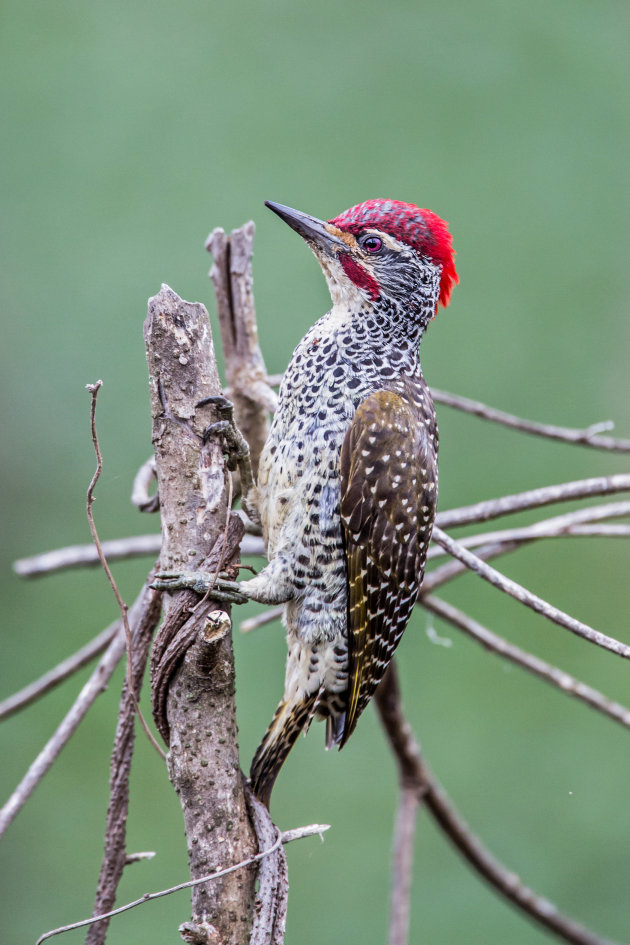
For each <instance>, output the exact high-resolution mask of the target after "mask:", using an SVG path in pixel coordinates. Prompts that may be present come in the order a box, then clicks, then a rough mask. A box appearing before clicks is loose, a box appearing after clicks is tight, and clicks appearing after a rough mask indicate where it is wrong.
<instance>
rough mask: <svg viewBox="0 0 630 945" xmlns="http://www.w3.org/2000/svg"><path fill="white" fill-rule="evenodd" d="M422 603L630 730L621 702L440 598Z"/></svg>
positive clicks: (423, 599)
mask: <svg viewBox="0 0 630 945" xmlns="http://www.w3.org/2000/svg"><path fill="white" fill-rule="evenodd" d="M419 603H420V605H421V606H422V607H423V608H424V609H425V610H429V611H431V613H433V614H435V615H436V616H437V617H440V618H441V619H442V620H446V621H448V623H450V624H452V625H453V626H454V627H457V629H458V630H462V631H463V632H464V633H466V634H467V635H468V636H469V637H472V638H473V640H476V641H477V643H481V645H482V646H483V647H484V648H485V649H486V650H489V651H491V652H493V653H497V654H498V655H499V656H502V657H503V658H504V659H507V660H509V661H510V662H511V663H515V664H516V665H517V666H520V667H521V668H522V669H526V670H527V671H528V672H530V673H533V674H534V675H535V676H538V677H539V678H540V679H544V680H545V682H548V683H551V685H552V686H556V687H557V688H558V689H560V690H561V691H562V692H564V693H566V694H567V695H569V696H573V697H574V698H576V699H580V700H581V701H582V702H585V703H586V704H587V705H589V706H590V707H591V708H592V709H596V710H597V711H598V712H601V713H602V714H603V715H606V716H608V718H610V719H612V720H613V721H615V722H619V724H620V725H623V726H624V727H625V728H630V708H627V707H626V706H624V705H621V704H620V703H619V702H613V701H612V699H608V698H607V696H605V695H604V694H603V693H601V692H598V690H597V689H593V688H592V687H591V686H587V685H586V683H583V682H581V681H580V680H579V679H576V678H575V677H574V676H571V675H570V674H569V673H565V672H564V670H562V669H559V668H558V667H557V666H552V665H551V664H550V663H546V662H545V661H544V660H541V659H539V657H537V656H534V654H533V653H528V652H527V651H526V650H522V649H521V648H520V647H518V646H515V645H514V644H513V643H509V642H508V641H507V640H506V639H504V638H503V637H501V636H499V635H498V634H496V633H493V632H492V631H491V630H489V629H488V628H487V627H484V626H483V625H482V624H480V623H479V622H478V621H477V620H473V618H472V617H469V616H468V614H465V613H463V612H462V611H461V610H458V609H457V608H456V607H453V605H452V604H449V603H447V602H446V601H444V600H441V599H440V598H439V597H434V596H433V595H426V596H425V595H423V596H421V598H420V601H419Z"/></svg>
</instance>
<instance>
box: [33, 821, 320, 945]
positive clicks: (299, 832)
mask: <svg viewBox="0 0 630 945" xmlns="http://www.w3.org/2000/svg"><path fill="white" fill-rule="evenodd" d="M329 827H330V825H329V824H309V825H308V826H307V827H296V828H294V829H293V830H284V831H278V835H277V837H276V838H275V840H274V842H273V844H272V845H271V846H270V847H269V848H268V849H266V850H262V851H261V852H260V853H256V854H254V855H253V856H250V857H248V858H247V859H246V860H242V861H241V862H240V863H234V865H233V866H226V867H223V868H222V869H217V870H214V871H213V872H212V873H207V874H206V875H204V876H199V877H198V878H197V879H189V880H187V881H186V882H185V883H178V885H177V886H169V888H168V889H161V890H160V891H159V892H154V893H145V894H144V896H141V897H140V898H139V899H134V901H133V902H128V903H126V905H124V906H119V907H118V908H117V909H111V910H110V911H109V912H106V913H105V914H104V915H97V916H92V918H90V919H82V920H81V921H80V922H73V923H71V924H70V925H63V926H61V927H60V928H58V929H51V930H50V932H45V933H44V934H43V935H40V937H39V938H38V939H37V942H36V943H35V945H41V943H42V942H45V941H47V939H49V938H53V936H55V935H61V934H62V933H63V932H71V931H73V929H80V928H83V927H84V926H86V925H93V924H94V923H95V922H102V921H103V920H104V919H111V918H112V917H113V916H115V915H120V914H121V913H122V912H128V911H129V910H130V909H135V908H136V906H142V905H144V903H145V902H153V900H154V899H162V898H163V897H164V896H170V895H171V894H172V893H176V892H180V890H182V889H194V888H196V887H198V886H200V885H202V884H203V883H210V882H214V881H215V880H217V879H220V878H221V877H223V876H228V875H229V874H230V873H235V872H237V871H239V870H244V869H247V867H249V866H253V865H254V864H255V863H259V862H260V861H261V860H264V859H265V857H268V856H271V855H272V854H274V853H275V852H276V850H278V849H279V848H280V846H281V845H282V844H284V843H292V842H293V840H301V839H303V838H304V837H312V836H315V835H318V836H319V837H321V835H322V834H323V833H324V831H326V830H328V829H329Z"/></svg>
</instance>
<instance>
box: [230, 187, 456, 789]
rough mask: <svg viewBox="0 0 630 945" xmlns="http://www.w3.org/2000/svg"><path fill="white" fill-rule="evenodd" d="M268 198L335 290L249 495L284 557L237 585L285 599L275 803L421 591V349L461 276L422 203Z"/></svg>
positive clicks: (432, 485) (266, 755)
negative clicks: (282, 783) (295, 755)
mask: <svg viewBox="0 0 630 945" xmlns="http://www.w3.org/2000/svg"><path fill="white" fill-rule="evenodd" d="M266 205H267V207H269V208H270V209H271V210H273V212H274V213H276V214H277V215H278V216H279V217H280V218H281V219H282V220H284V221H285V222H286V223H288V224H289V226H291V227H292V228H293V229H294V230H295V231H296V232H297V233H299V234H300V236H301V237H302V238H303V239H304V240H305V241H306V243H307V244H308V245H309V247H310V248H311V249H312V251H313V253H314V254H315V256H316V258H317V260H318V262H319V264H320V266H321V268H322V270H323V272H324V276H325V278H326V281H327V283H328V288H329V290H330V295H331V299H332V308H331V309H330V311H329V312H327V314H326V315H324V316H323V317H322V318H320V319H319V321H317V322H316V324H315V325H313V327H312V328H311V329H310V330H309V331H308V332H307V333H306V335H305V336H304V338H303V339H302V341H300V343H299V344H298V346H297V348H296V349H295V351H294V353H293V356H292V358H291V362H290V364H289V366H288V368H287V371H286V372H285V374H284V377H283V380H282V384H281V386H280V391H279V396H278V407H277V410H276V413H275V415H274V419H273V423H272V425H271V429H270V432H269V437H268V439H267V442H266V444H265V447H264V449H263V452H262V455H261V458H260V464H259V472H258V481H257V483H256V485H255V486H254V488H253V490H252V491H250V493H249V495H248V497H247V501H248V505H249V506H250V507H251V506H252V504H253V506H254V507H255V509H256V510H257V515H258V517H259V519H260V523H261V525H262V530H263V536H264V540H265V544H266V549H267V557H268V562H269V563H268V564H267V565H266V567H265V568H264V569H263V570H262V571H261V572H260V573H259V574H258V575H257V576H256V577H254V578H252V579H250V580H247V581H243V582H239V583H238V585H233V587H238V590H239V592H240V593H241V594H243V595H244V596H245V597H246V598H248V599H252V600H256V601H259V602H262V603H267V604H284V616H283V620H284V624H285V627H286V631H287V644H288V657H287V667H286V678H285V689H284V696H283V698H282V700H281V702H280V704H279V705H278V708H277V709H276V712H275V715H274V717H273V719H272V721H271V724H270V725H269V727H268V729H267V732H266V734H265V736H264V737H263V739H262V742H261V743H260V746H259V747H258V749H257V751H256V754H255V756H254V759H253V761H252V766H251V774H250V777H251V784H252V788H253V790H254V792H255V793H256V795H257V796H258V797H259V798H260V799H261V800H262V801H263V802H264V803H265V804H266V805H267V806H269V801H270V796H271V791H272V788H273V785H274V782H275V780H276V777H277V774H278V772H279V770H280V768H281V766H282V764H283V763H284V761H285V759H286V757H287V755H288V753H289V751H290V750H291V748H292V746H293V744H294V743H295V740H296V739H297V736H298V735H299V733H300V732H301V731H306V730H308V728H309V726H310V723H311V721H312V720H313V718H316V719H325V721H326V747H327V748H330V747H332V746H333V745H337V746H338V747H339V748H342V747H343V746H344V745H345V743H346V742H347V740H348V738H349V737H350V735H351V734H352V732H353V731H354V728H355V726H356V724H357V720H358V718H359V716H360V715H361V713H362V712H363V710H364V708H365V707H366V705H367V703H368V702H369V701H370V699H371V697H372V695H373V694H374V691H375V690H376V687H377V686H378V684H379V682H380V681H381V679H382V678H383V675H384V673H385V670H386V669H387V666H388V665H389V662H390V660H391V659H392V656H393V654H394V650H395V649H396V646H397V645H398V643H399V641H400V638H401V636H402V634H403V631H404V629H405V627H406V625H407V622H408V620H409V616H410V614H411V611H412V608H413V606H414V603H415V601H416V598H417V596H418V591H419V588H420V585H421V582H422V578H423V575H424V565H425V561H426V555H427V549H428V545H429V540H430V537H431V530H432V527H433V520H434V517H435V511H436V505H437V486H438V471H437V452H438V430H437V423H436V418H435V411H434V407H433V402H432V400H431V395H430V392H429V389H428V387H427V385H426V383H425V380H424V377H423V375H422V370H421V367H420V360H419V352H418V348H419V344H420V340H421V338H422V335H423V332H424V331H425V329H426V327H427V325H428V324H429V322H430V321H431V319H432V318H433V317H434V316H435V314H436V311H437V306H438V304H441V305H442V306H446V305H447V304H448V302H449V299H450V295H451V290H452V288H453V285H454V284H455V283H457V282H458V276H457V272H456V270H455V264H454V255H455V254H454V251H453V248H452V240H451V235H450V233H449V230H448V227H447V224H446V223H445V222H444V221H443V220H442V219H440V217H438V216H436V214H434V213H432V212H431V211H429V210H423V209H420V208H419V207H416V206H414V205H413V204H409V203H403V202H401V201H397V200H382V199H379V200H368V201H366V202H364V203H361V204H359V205H357V206H354V207H351V208H350V209H349V210H346V211H345V212H344V213H342V214H340V215H339V216H337V217H335V218H333V219H331V220H328V221H327V222H325V221H323V220H319V219H317V218H315V217H312V216H309V215H308V214H306V213H302V212H300V211H298V210H293V209H291V208H290V207H286V206H283V205H282V204H277V203H272V202H271V201H267V203H266ZM224 583H225V584H227V582H224ZM215 586H216V582H215ZM226 590H227V588H226ZM213 593H214V592H213Z"/></svg>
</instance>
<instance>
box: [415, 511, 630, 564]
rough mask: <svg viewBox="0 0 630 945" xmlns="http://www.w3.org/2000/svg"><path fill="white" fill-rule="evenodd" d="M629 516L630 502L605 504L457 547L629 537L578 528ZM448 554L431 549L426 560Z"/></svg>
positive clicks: (624, 530)
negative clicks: (559, 539)
mask: <svg viewBox="0 0 630 945" xmlns="http://www.w3.org/2000/svg"><path fill="white" fill-rule="evenodd" d="M625 515H630V502H627V501H626V502H609V503H606V504H605V505H594V506H590V507H589V508H586V509H577V510H576V511H574V512H567V513H565V514H564V515H554V516H553V517H551V518H546V519H542V520H541V521H539V522H535V523H534V524H533V525H526V526H523V527H522V528H505V529H501V530H499V531H495V532H482V533H481V534H478V535H468V536H466V537H465V538H460V539H458V540H459V543H460V545H463V546H464V547H465V548H474V547H476V546H477V545H485V544H490V543H492V544H496V543H500V542H510V543H511V542H514V541H515V542H519V543H526V542H529V541H534V540H536V539H539V538H566V537H572V536H587V535H588V536H593V535H597V536H601V537H608V538H610V537H627V536H628V534H630V530H629V527H628V526H627V525H624V526H621V528H620V526H612V525H608V526H604V527H602V526H599V527H598V528H592V527H587V528H584V527H580V526H584V525H585V524H587V523H588V524H589V525H590V523H592V522H597V521H602V520H603V519H608V518H621V517H622V516H625ZM445 554H448V552H447V551H445V549H444V548H440V547H438V546H436V545H433V546H432V547H431V548H430V550H429V555H428V557H429V558H439V557H441V556H443V555H445Z"/></svg>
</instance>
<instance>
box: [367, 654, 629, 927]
mask: <svg viewBox="0 0 630 945" xmlns="http://www.w3.org/2000/svg"><path fill="white" fill-rule="evenodd" d="M375 701H376V705H377V707H378V710H379V713H380V716H381V721H382V723H383V726H384V728H385V731H386V733H387V737H388V738H389V741H390V744H391V746H392V750H393V751H394V754H395V756H396V760H397V762H398V767H399V771H400V779H401V785H402V786H403V791H402V792H401V801H400V806H399V821H398V824H397V831H396V842H395V847H394V860H395V863H396V864H397V865H396V866H395V870H402V871H405V883H406V884H407V885H408V883H409V875H408V874H409V871H410V869H411V851H410V850H409V849H408V848H407V847H408V840H407V838H406V836H405V834H404V833H403V831H404V830H411V831H413V824H412V823H411V818H412V817H413V814H414V809H413V804H412V802H411V798H410V794H411V791H412V790H415V792H416V795H417V798H418V799H419V800H421V801H422V802H423V803H424V805H425V806H426V808H427V810H428V811H429V813H430V814H431V815H432V817H433V818H434V820H435V821H436V822H437V823H438V824H439V826H440V827H441V829H442V830H443V831H444V833H445V834H446V836H447V837H448V838H449V840H450V841H451V842H452V843H453V844H454V845H455V847H456V848H457V849H458V850H459V852H460V853H461V854H462V856H464V858H465V859H466V860H468V862H469V863H470V864H471V865H472V867H473V868H474V870H475V871H476V872H477V873H478V874H479V875H480V876H482V877H483V878H484V879H485V880H487V882H489V883H490V885H491V886H492V887H493V888H494V889H495V890H496V891H497V892H499V893H500V894H501V895H502V896H504V897H505V898H506V899H508V900H509V901H510V902H511V903H512V904H513V905H515V906H516V907H517V908H518V909H520V910H521V911H522V912H524V913H525V914H526V915H528V916H529V917H530V918H531V919H534V921H536V922H538V923H539V924H540V925H542V926H544V927H545V928H547V929H550V930H551V931H552V932H554V933H555V934H556V935H558V936H559V937H560V938H562V939H564V941H566V942H571V943H572V945H613V943H612V942H610V941H609V940H608V939H604V938H601V937H600V936H598V935H596V934H595V933H593V932H591V931H590V930H589V929H586V928H585V927H584V926H583V925H580V924H579V923H578V922H575V921H574V920H573V919H570V918H569V917H568V916H565V915H563V914H562V913H561V912H560V911H559V910H558V909H557V908H556V906H554V905H553V903H551V902H549V900H548V899H544V898H543V897H542V896H539V895H538V894H537V893H535V892H534V891H533V890H532V889H530V888H529V887H527V886H525V884H524V883H523V882H522V880H521V879H520V877H518V876H517V875H516V874H515V873H513V872H512V871H511V870H508V869H507V868H506V867H505V866H504V865H503V864H502V863H500V862H499V860H497V859H496V858H495V857H494V856H493V855H492V854H491V853H490V852H489V851H488V850H487V849H486V848H485V847H484V846H483V844H482V843H481V841H480V840H479V839H478V838H477V837H476V836H475V835H474V834H473V833H472V831H471V829H470V827H469V826H468V824H467V823H466V821H465V820H464V819H463V817H462V816H461V814H460V813H459V812H458V811H457V809H456V808H455V807H454V806H453V804H452V803H451V801H450V800H449V798H448V797H447V795H446V792H445V791H444V789H443V788H442V786H441V784H440V783H439V781H438V780H437V778H436V777H435V776H434V775H433V774H432V772H431V771H430V769H429V768H428V767H427V765H426V763H425V762H424V761H423V759H422V755H421V752H420V748H419V746H418V743H417V742H416V739H415V737H414V734H413V732H412V730H411V726H410V725H409V723H408V721H407V719H406V718H405V716H404V713H403V711H402V705H401V701H400V689H399V686H398V679H397V676H396V674H395V669H394V664H393V663H391V664H390V667H389V670H388V671H387V673H386V674H385V676H384V678H383V681H382V682H381V684H380V686H379V688H378V689H377V690H376V695H375ZM403 804H404V805H405V806H404V808H403ZM395 875H396V873H395ZM398 882H399V883H401V880H400V879H399V880H398ZM407 917H408V897H406V896H405V895H404V887H403V886H401V891H400V893H397V892H396V891H394V895H393V900H392V916H391V922H390V945H404V943H405V942H406V940H407V939H406V929H407V924H408V918H407Z"/></svg>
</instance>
